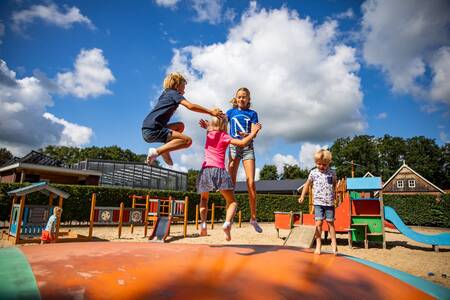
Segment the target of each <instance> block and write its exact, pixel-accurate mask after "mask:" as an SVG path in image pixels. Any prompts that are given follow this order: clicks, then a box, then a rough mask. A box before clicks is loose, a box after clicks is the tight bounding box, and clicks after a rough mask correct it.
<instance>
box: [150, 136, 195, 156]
mask: <svg viewBox="0 0 450 300" xmlns="http://www.w3.org/2000/svg"><path fill="white" fill-rule="evenodd" d="M191 144H192V139H191V138H190V137H188V136H187V135H184V134H182V133H180V132H178V131H172V137H171V140H170V141H169V142H167V143H165V144H164V145H162V146H161V147H159V148H158V149H156V151H157V153H158V155H162V154H164V153H166V152H170V151H175V150H180V149H184V148H189V147H190V146H191Z"/></svg>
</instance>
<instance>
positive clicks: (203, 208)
mask: <svg viewBox="0 0 450 300" xmlns="http://www.w3.org/2000/svg"><path fill="white" fill-rule="evenodd" d="M208 198H209V192H204V193H201V194H200V221H201V222H200V235H201V236H205V235H207V234H208V232H207V229H206V219H207V216H208Z"/></svg>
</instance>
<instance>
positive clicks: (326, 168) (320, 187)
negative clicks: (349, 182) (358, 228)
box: [298, 149, 337, 254]
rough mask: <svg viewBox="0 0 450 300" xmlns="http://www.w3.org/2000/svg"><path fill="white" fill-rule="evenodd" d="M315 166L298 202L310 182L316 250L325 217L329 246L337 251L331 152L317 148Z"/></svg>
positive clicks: (317, 250)
mask: <svg viewBox="0 0 450 300" xmlns="http://www.w3.org/2000/svg"><path fill="white" fill-rule="evenodd" d="M314 161H315V163H316V168H315V169H313V170H311V172H310V173H309V176H308V180H307V181H306V183H305V185H304V186H303V191H302V194H301V196H300V198H299V199H298V202H300V203H303V201H304V199H305V194H306V192H307V191H308V190H309V186H310V185H311V184H312V191H313V200H314V202H313V203H314V219H315V221H316V250H315V251H314V253H315V254H320V250H321V247H322V240H321V236H322V224H323V219H326V221H327V224H328V228H329V229H330V237H331V247H332V249H333V253H334V254H336V253H337V244H336V230H335V228H334V199H336V173H335V172H334V171H333V170H331V169H330V162H331V152H330V151H328V150H323V149H321V150H319V151H317V152H316V153H315V154H314Z"/></svg>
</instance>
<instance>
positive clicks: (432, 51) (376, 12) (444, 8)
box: [362, 0, 450, 104]
mask: <svg viewBox="0 0 450 300" xmlns="http://www.w3.org/2000/svg"><path fill="white" fill-rule="evenodd" d="M362 10H363V13H364V15H363V21H362V26H363V34H364V36H365V41H364V45H363V54H364V59H365V60H366V62H367V63H368V64H371V65H375V66H378V67H380V68H381V69H382V70H383V72H384V73H385V74H386V76H387V79H388V81H389V83H390V84H391V85H392V89H393V90H394V91H395V92H400V93H407V94H412V95H414V96H418V97H420V98H425V99H428V100H429V101H439V102H444V103H447V104H450V93H449V92H448V84H447V87H445V85H444V84H443V82H449V80H450V77H449V73H450V71H449V68H448V65H449V63H448V59H449V58H448V46H449V41H450V34H449V31H448V28H449V26H450V14H449V13H448V12H449V11H450V2H449V1H447V0H436V1H433V2H430V3H429V2H427V1H421V0H396V1H386V0H369V1H366V2H365V3H364V4H363V5H362ZM446 46H447V47H446ZM441 47H443V48H441ZM442 63H443V64H444V66H441V64H442ZM427 68H431V69H432V72H433V75H432V76H433V79H432V80H433V84H432V86H431V90H430V88H429V87H428V86H427V85H426V83H423V82H424V81H426V77H427V76H428V75H427V74H426V71H427Z"/></svg>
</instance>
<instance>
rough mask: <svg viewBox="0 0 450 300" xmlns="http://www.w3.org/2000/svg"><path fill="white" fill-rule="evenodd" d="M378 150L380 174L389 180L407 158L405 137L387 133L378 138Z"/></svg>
mask: <svg viewBox="0 0 450 300" xmlns="http://www.w3.org/2000/svg"><path fill="white" fill-rule="evenodd" d="M378 152H379V156H380V176H381V178H383V180H388V179H389V178H390V177H391V176H392V175H393V174H394V173H395V172H396V171H397V170H398V168H399V167H400V166H401V164H402V160H403V159H404V158H405V153H406V141H405V140H404V139H403V138H400V137H392V136H390V135H388V134H386V135H385V136H384V137H382V138H380V139H378Z"/></svg>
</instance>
